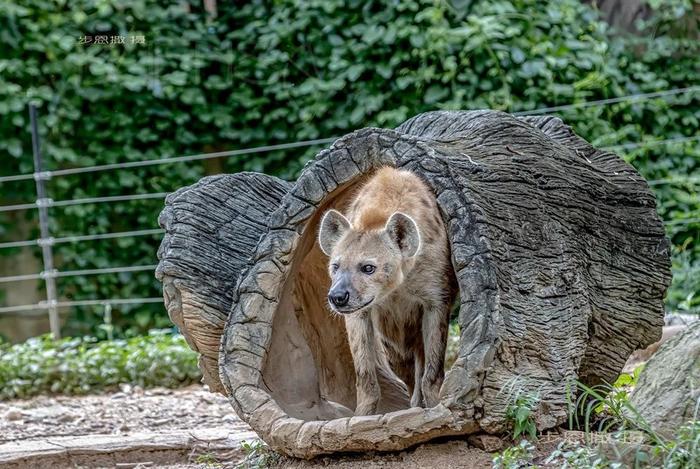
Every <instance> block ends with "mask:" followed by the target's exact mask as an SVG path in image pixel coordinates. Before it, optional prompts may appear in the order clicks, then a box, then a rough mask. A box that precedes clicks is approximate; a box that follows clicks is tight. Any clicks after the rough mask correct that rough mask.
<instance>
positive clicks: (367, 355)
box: [345, 311, 381, 415]
mask: <svg viewBox="0 0 700 469" xmlns="http://www.w3.org/2000/svg"><path fill="white" fill-rule="evenodd" d="M345 328H346V329H347V332H348V341H349V342H350V352H351V353H352V361H353V364H354V365H355V388H356V391H357V405H356V406H355V415H372V414H375V413H376V412H377V405H378V404H379V399H380V398H381V390H380V388H379V381H378V380H377V365H376V363H377V361H376V353H377V351H376V349H375V347H376V343H375V341H374V329H373V327H372V320H371V318H370V315H369V312H367V311H364V312H362V313H360V314H358V315H354V314H353V315H350V316H346V317H345Z"/></svg>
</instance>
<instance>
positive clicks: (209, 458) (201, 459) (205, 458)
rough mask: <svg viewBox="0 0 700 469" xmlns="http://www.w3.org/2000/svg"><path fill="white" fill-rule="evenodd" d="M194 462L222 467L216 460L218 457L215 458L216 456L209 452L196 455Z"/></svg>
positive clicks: (212, 466)
mask: <svg viewBox="0 0 700 469" xmlns="http://www.w3.org/2000/svg"><path fill="white" fill-rule="evenodd" d="M194 462H196V463H197V464H204V465H205V466H207V467H211V468H218V467H223V465H222V464H221V463H220V462H219V461H218V459H216V457H214V455H213V454H211V453H204V454H200V455H198V456H197V457H196V458H195V460H194Z"/></svg>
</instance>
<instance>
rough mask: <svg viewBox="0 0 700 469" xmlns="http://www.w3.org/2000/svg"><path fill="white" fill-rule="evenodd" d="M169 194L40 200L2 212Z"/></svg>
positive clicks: (10, 207)
mask: <svg viewBox="0 0 700 469" xmlns="http://www.w3.org/2000/svg"><path fill="white" fill-rule="evenodd" d="M167 195H168V193H167V192H151V193H148V194H132V195H111V196H107V197H87V198H84V199H70V200H51V199H39V200H37V201H36V202H34V203H33V204H17V205H4V206H0V212H11V211H13V210H26V209H32V208H38V207H40V206H46V207H66V206H70V205H85V204H97V203H103V202H124V201H131V200H145V199H164V198H165V196H167Z"/></svg>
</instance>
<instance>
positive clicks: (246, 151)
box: [0, 137, 337, 183]
mask: <svg viewBox="0 0 700 469" xmlns="http://www.w3.org/2000/svg"><path fill="white" fill-rule="evenodd" d="M336 138H337V137H333V138H319V139H315V140H302V141H299V142H290V143H280V144H276V145H265V146H261V147H252V148H241V149H238V150H227V151H218V152H213V153H200V154H196V155H185V156H176V157H164V158H158V159H155V160H141V161H126V162H124V163H111V164H104V165H96V166H85V167H82V168H68V169H59V170H56V171H45V172H44V173H42V174H40V175H37V176H36V177H44V178H47V179H48V178H51V177H54V176H68V175H71V174H81V173H92V172H97V171H109V170H113V169H127V168H140V167H143V166H152V165H158V164H170V163H181V162H185V161H195V160H206V159H209V158H222V157H230V156H238V155H250V154H254V153H264V152H268V151H275V150H289V149H291V148H301V147H308V146H313V145H322V144H326V143H331V142H334V141H335V140H336ZM34 177H35V175H34V174H19V175H15V176H0V183H2V182H7V181H21V180H25V179H34Z"/></svg>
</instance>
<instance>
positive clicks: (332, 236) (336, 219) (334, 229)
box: [318, 209, 350, 256]
mask: <svg viewBox="0 0 700 469" xmlns="http://www.w3.org/2000/svg"><path fill="white" fill-rule="evenodd" d="M349 229H350V222H349V221H348V219H347V218H345V217H344V216H343V214H342V213H340V212H339V211H337V210H333V209H331V210H328V211H327V212H326V213H325V214H324V215H323V219H321V229H319V231H318V245H319V246H321V251H323V253H324V254H325V255H326V256H330V255H331V251H333V246H335V245H336V243H337V242H338V241H339V240H340V238H341V237H342V236H343V234H345V232H346V231H347V230H349Z"/></svg>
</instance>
